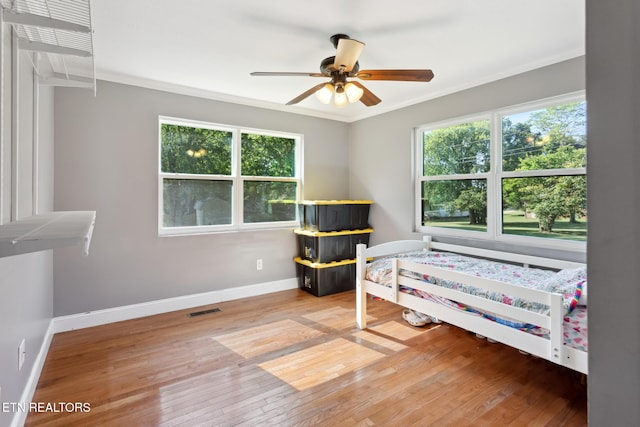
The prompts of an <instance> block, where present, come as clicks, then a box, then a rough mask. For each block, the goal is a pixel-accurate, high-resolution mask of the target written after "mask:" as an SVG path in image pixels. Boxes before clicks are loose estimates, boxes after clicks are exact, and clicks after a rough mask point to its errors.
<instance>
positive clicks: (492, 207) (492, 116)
mask: <svg viewBox="0 0 640 427" xmlns="http://www.w3.org/2000/svg"><path fill="white" fill-rule="evenodd" d="M585 101H586V97H585V92H584V91H579V92H573V93H570V94H565V95H560V96H554V97H550V98H544V99H540V100H535V101H531V102H526V103H522V104H517V105H513V106H509V107H505V108H500V109H496V110H492V111H486V112H483V113H478V114H473V115H468V116H462V117H456V118H452V119H448V120H443V121H438V122H433V123H428V124H426V125H421V126H418V127H416V128H415V131H414V134H413V135H414V146H415V150H414V153H416V154H415V158H414V165H413V170H414V176H415V179H414V187H415V190H414V194H415V196H414V204H415V209H414V230H415V231H416V232H420V233H425V234H429V235H433V236H441V237H459V238H466V239H477V240H484V241H495V242H499V243H508V244H513V245H516V246H523V247H538V248H548V249H561V250H567V251H574V252H585V251H586V241H577V240H563V239H555V238H545V237H533V236H523V235H517V234H505V233H503V231H502V229H503V223H502V180H503V179H506V178H522V177H543V176H585V177H586V175H587V168H586V167H581V168H566V169H544V170H526V171H503V170H502V119H503V117H505V116H509V115H513V114H518V113H523V112H531V111H535V110H539V109H542V108H548V107H553V106H558V105H563V104H569V103H573V102H585ZM487 118H488V119H489V123H490V125H489V129H490V138H491V141H490V168H489V172H487V173H476V174H456V175H437V176H431V177H429V176H425V175H424V170H423V165H424V158H423V156H424V142H423V141H424V139H423V133H424V132H425V131H429V130H434V129H440V128H444V127H451V126H456V125H460V124H463V123H469V122H472V121H478V120H486V119H487ZM448 179H486V180H487V228H486V231H471V230H461V229H454V228H445V227H437V226H427V225H422V185H423V183H424V182H428V181H437V180H448Z"/></svg>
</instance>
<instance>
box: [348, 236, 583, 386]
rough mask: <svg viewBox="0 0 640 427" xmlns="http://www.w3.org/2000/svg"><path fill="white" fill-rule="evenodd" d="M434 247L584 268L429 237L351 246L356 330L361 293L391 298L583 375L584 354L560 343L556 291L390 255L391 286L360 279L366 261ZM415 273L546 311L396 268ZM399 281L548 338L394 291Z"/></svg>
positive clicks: (363, 313) (363, 310) (363, 309)
mask: <svg viewBox="0 0 640 427" xmlns="http://www.w3.org/2000/svg"><path fill="white" fill-rule="evenodd" d="M420 249H424V250H437V251H447V252H456V253H460V254H466V255H470V256H477V257H483V258H490V259H494V260H501V261H508V262H515V263H519V264H522V265H524V266H539V267H549V268H554V269H563V268H575V267H580V266H584V264H582V263H577V262H571V261H560V260H555V259H551V258H541V257H534V256H527V255H518V254H511V253H507V252H499V251H492V250H486V249H478V248H472V247H468V246H459V245H451V244H446V243H438V242H433V241H432V240H431V238H430V237H429V236H426V237H425V238H424V241H419V240H400V241H395V242H389V243H384V244H381V245H377V246H373V247H370V248H367V246H366V245H364V244H359V245H357V247H356V259H357V264H356V321H357V324H358V327H359V328H360V329H366V327H367V294H371V295H373V296H376V297H379V298H382V299H384V300H387V301H390V302H394V303H396V304H398V305H401V306H403V307H407V308H410V309H413V310H416V311H419V312H422V313H427V314H429V315H431V316H435V317H437V318H439V319H440V320H442V321H444V322H447V323H450V324H452V325H455V326H458V327H460V328H463V329H466V330H468V331H471V332H474V333H476V334H480V335H483V336H485V337H488V338H491V339H494V340H496V341H499V342H501V343H504V344H507V345H509V346H511V347H515V348H517V349H519V350H521V351H524V352H526V353H530V354H532V355H535V356H538V357H541V358H544V359H547V360H550V361H551V362H554V363H557V364H559V365H562V366H566V367H568V368H571V369H573V370H576V371H579V372H582V373H584V374H587V372H588V365H587V353H586V352H584V351H580V350H576V349H574V348H571V347H568V346H566V345H564V344H563V317H564V315H563V314H564V310H563V307H562V295H560V294H553V293H548V292H543V291H539V290H535V289H527V288H523V287H521V286H516V285H512V284H508V283H504V282H499V281H496V280H490V279H483V278H479V277H475V276H471V275H468V274H464V273H460V272H456V271H450V270H444V269H441V268H438V267H434V266H428V265H423V264H417V263H414V262H409V261H403V260H401V259H397V258H392V269H393V270H392V271H393V273H392V276H393V282H392V286H391V287H387V286H384V285H379V284H377V283H374V282H371V281H368V280H365V273H366V262H367V261H366V260H368V259H371V258H377V257H381V256H390V255H394V254H397V253H400V252H407V251H412V250H420ZM401 268H402V269H406V270H410V271H415V272H418V273H420V274H428V275H430V276H435V277H439V278H442V279H446V280H453V281H456V282H458V283H468V284H470V285H473V286H475V287H479V288H485V289H487V290H491V291H497V292H502V293H504V294H506V295H510V296H513V297H521V298H525V299H527V300H530V301H533V302H539V303H542V304H546V305H548V306H549V307H550V308H551V310H550V314H549V315H544V314H538V313H534V312H531V311H528V310H524V309H521V308H517V307H512V306H509V305H506V304H502V303H499V302H496V301H491V300H487V299H484V298H479V297H476V296H474V295H469V294H466V293H462V292H459V291H455V290H453V289H449V288H445V287H441V286H438V285H433V284H430V283H426V282H423V281H420V280H416V279H411V278H408V277H405V276H400V275H399V274H398V272H399V271H400V269H401ZM399 285H405V286H408V287H411V288H414V289H419V290H422V291H424V292H428V293H430V294H434V295H439V296H441V297H444V298H448V299H450V300H454V301H458V302H460V303H462V304H465V305H468V306H470V307H474V308H477V309H480V310H486V311H487V312H491V313H495V314H497V315H503V316H505V317H509V318H512V319H516V320H518V321H522V322H526V323H531V324H534V325H538V326H541V327H543V328H546V329H548V330H549V331H550V336H549V338H548V339H547V338H543V337H539V336H536V335H533V334H530V333H527V332H523V331H520V330H518V329H514V328H510V327H508V326H505V325H502V324H500V323H497V322H493V321H491V320H488V319H485V318H482V317H480V316H475V315H471V314H469V313H467V312H464V311H460V310H455V309H452V308H449V307H447V306H445V305H442V304H437V303H434V302H432V301H429V300H426V299H423V298H420V297H417V296H413V295H410V294H407V293H404V292H400V291H399Z"/></svg>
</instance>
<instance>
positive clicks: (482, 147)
mask: <svg viewBox="0 0 640 427" xmlns="http://www.w3.org/2000/svg"><path fill="white" fill-rule="evenodd" d="M422 138H423V144H424V170H423V175H425V176H436V175H452V174H467V173H480V172H488V171H489V162H490V157H489V148H490V143H489V142H490V139H489V138H490V136H489V120H480V121H477V122H472V123H464V124H461V125H456V126H450V127H446V128H440V129H434V130H429V131H425V132H423V134H422Z"/></svg>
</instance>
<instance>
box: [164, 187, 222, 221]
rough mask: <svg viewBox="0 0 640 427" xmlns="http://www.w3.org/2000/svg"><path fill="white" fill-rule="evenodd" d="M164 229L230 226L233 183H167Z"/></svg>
mask: <svg viewBox="0 0 640 427" xmlns="http://www.w3.org/2000/svg"><path fill="white" fill-rule="evenodd" d="M162 184H163V185H162V187H163V203H164V214H163V221H162V225H163V226H164V227H186V226H196V225H223V224H231V217H232V215H231V209H232V208H231V201H232V194H233V183H232V182H231V181H203V180H197V179H164V180H163V182H162Z"/></svg>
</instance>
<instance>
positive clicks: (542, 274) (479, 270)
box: [366, 251, 587, 351]
mask: <svg viewBox="0 0 640 427" xmlns="http://www.w3.org/2000/svg"><path fill="white" fill-rule="evenodd" d="M394 258H399V259H402V260H405V261H412V262H415V263H419V264H425V265H432V266H435V267H439V268H443V269H447V270H455V271H458V272H463V273H466V274H470V275H473V276H477V277H483V278H486V279H492V280H497V281H501V282H506V283H510V284H514V285H519V286H524V287H527V288H532V289H538V290H542V291H546V292H554V293H559V294H562V296H563V305H564V309H565V322H564V337H565V344H567V345H569V346H570V347H573V348H577V349H580V350H583V351H586V349H587V340H586V333H587V328H586V313H587V312H586V304H587V300H586V295H587V277H586V269H585V268H571V269H564V270H561V271H558V272H556V271H551V270H542V269H537V268H526V267H522V266H518V265H512V264H505V263H500V262H495V261H490V260H485V259H478V258H473V257H470V256H465V255H459V254H454V253H448V252H434V251H412V252H406V253H402V254H397V255H394ZM400 274H401V275H404V276H409V277H413V278H417V279H420V280H424V281H427V282H429V283H434V284H437V285H440V286H445V287H447V288H450V289H454V290H457V291H460V292H465V293H468V294H471V295H476V296H480V297H483V298H487V299H490V300H493V301H498V302H502V303H504V304H509V305H512V306H514V307H519V308H523V309H527V310H531V311H535V312H538V313H543V314H548V313H549V307H548V306H546V305H544V304H540V303H534V302H531V301H527V300H524V299H522V298H512V297H510V296H508V295H504V294H502V293H499V292H491V291H487V290H486V289H481V288H477V287H474V286H471V285H467V284H463V283H456V282H452V281H448V280H442V279H439V278H437V277H432V276H428V275H421V274H419V273H415V272H410V271H407V270H404V269H401V270H400ZM366 279H367V280H370V281H373V282H376V283H379V284H382V285H386V286H390V285H391V280H392V277H391V257H388V258H380V259H377V260H375V261H373V262H372V263H370V264H368V266H367V273H366ZM400 290H401V291H402V292H407V293H411V294H414V295H417V296H420V297H422V298H426V299H430V300H432V301H434V302H438V303H440V304H445V305H448V306H450V307H452V308H454V309H458V310H464V311H466V312H468V313H470V314H473V315H477V316H482V317H485V318H488V319H491V320H493V321H496V322H499V323H502V324H505V325H507V326H511V327H514V328H518V329H521V330H524V331H528V332H531V333H534V334H536V335H540V336H547V335H548V331H546V330H545V329H542V328H539V327H537V326H535V325H530V324H525V323H522V322H518V321H517V320H514V319H508V318H501V317H497V316H495V315H493V314H491V313H481V312H479V311H477V310H475V309H473V308H472V307H467V306H464V305H462V304H459V303H457V302H455V301H450V300H447V299H445V298H442V297H438V296H435V295H431V294H428V293H426V292H422V291H420V290H416V289H411V288H407V287H404V286H401V289H400Z"/></svg>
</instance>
